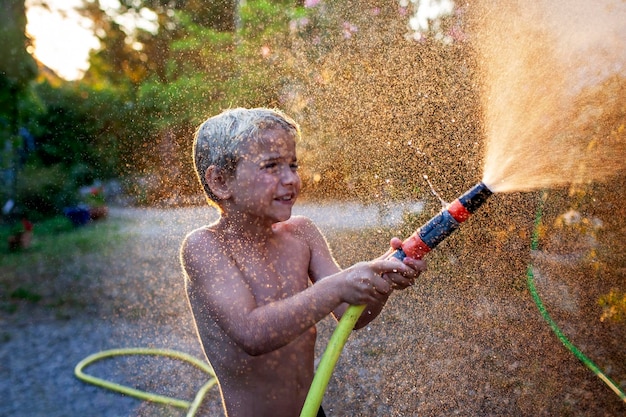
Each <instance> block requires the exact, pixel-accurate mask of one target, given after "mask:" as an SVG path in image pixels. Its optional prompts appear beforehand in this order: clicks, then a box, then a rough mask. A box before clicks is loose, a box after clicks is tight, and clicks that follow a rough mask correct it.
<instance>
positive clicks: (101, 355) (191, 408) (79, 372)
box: [74, 348, 217, 417]
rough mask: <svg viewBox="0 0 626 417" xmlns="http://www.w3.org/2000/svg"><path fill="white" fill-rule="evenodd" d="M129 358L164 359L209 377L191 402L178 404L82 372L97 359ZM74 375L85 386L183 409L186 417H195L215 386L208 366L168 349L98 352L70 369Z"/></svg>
mask: <svg viewBox="0 0 626 417" xmlns="http://www.w3.org/2000/svg"><path fill="white" fill-rule="evenodd" d="M129 355H150V356H165V357H169V358H172V359H177V360H181V361H184V362H187V363H190V364H191V365H193V366H195V367H196V368H198V369H200V370H202V371H204V372H205V373H206V374H207V375H209V379H208V381H207V382H206V383H205V384H204V385H202V387H200V389H199V390H198V392H197V393H196V396H195V398H194V399H193V401H186V400H181V399H178V398H172V397H167V396H165V395H159V394H154V393H150V392H146V391H142V390H138V389H135V388H131V387H128V386H125V385H121V384H117V383H114V382H110V381H107V380H104V379H102V378H98V377H95V376H93V375H88V374H86V373H85V372H84V369H85V368H86V367H87V366H89V365H91V364H93V363H94V362H97V361H99V360H101V359H106V358H111V357H115V356H129ZM74 375H75V376H76V378H78V379H80V380H81V381H84V382H87V383H89V384H92V385H96V386H98V387H102V388H106V389H108V390H111V391H115V392H119V393H120V394H124V395H128V396H130V397H134V398H137V399H140V400H144V401H151V402H155V403H160V404H165V405H171V406H174V407H178V408H183V409H187V414H186V417H193V416H195V414H196V412H197V411H198V409H199V408H200V405H201V404H202V400H203V399H204V396H205V395H206V393H207V392H208V391H209V390H210V389H211V388H212V387H213V386H214V385H215V384H217V379H216V377H215V373H214V372H213V368H211V366H210V365H209V364H208V363H206V362H204V361H201V360H200V359H198V358H196V357H194V356H191V355H188V354H186V353H183V352H179V351H175V350H169V349H150V348H126V349H111V350H105V351H102V352H98V353H94V354H93V355H89V356H87V357H86V358H85V359H83V360H82V361H80V362H78V364H77V365H76V367H75V368H74Z"/></svg>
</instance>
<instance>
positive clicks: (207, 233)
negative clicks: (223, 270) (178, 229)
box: [180, 226, 225, 277]
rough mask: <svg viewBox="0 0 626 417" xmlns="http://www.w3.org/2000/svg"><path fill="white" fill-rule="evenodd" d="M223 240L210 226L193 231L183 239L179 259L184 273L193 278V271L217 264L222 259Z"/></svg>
mask: <svg viewBox="0 0 626 417" xmlns="http://www.w3.org/2000/svg"><path fill="white" fill-rule="evenodd" d="M223 242H224V239H223V238H222V237H220V234H219V233H217V232H216V231H215V230H214V229H212V228H211V227H210V226H204V227H200V228H198V229H195V230H193V231H192V232H190V233H189V234H187V236H185V238H184V239H183V243H182V245H181V249H180V258H181V261H182V264H183V267H184V268H185V270H186V272H187V273H188V274H189V275H190V277H193V276H194V275H195V274H194V273H193V272H194V270H196V271H197V270H198V269H206V268H207V266H208V265H212V264H219V263H220V260H221V259H223V257H224V255H223V254H224V253H225V252H224V244H223Z"/></svg>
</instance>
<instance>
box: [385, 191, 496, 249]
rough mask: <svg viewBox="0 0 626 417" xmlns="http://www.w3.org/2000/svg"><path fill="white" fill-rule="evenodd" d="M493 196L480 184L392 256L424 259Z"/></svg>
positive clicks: (417, 232)
mask: <svg viewBox="0 0 626 417" xmlns="http://www.w3.org/2000/svg"><path fill="white" fill-rule="evenodd" d="M492 194H493V192H492V191H491V190H490V189H489V188H487V186H486V185H485V184H484V183H482V182H479V183H478V184H476V185H475V186H473V187H472V188H471V189H470V190H469V191H467V192H466V193H465V194H463V195H462V196H461V197H459V198H457V199H456V200H454V201H453V202H452V203H450V204H449V205H448V207H447V208H446V209H444V210H442V211H441V212H440V213H439V214H437V215H436V216H435V217H433V218H432V219H430V220H429V221H428V222H426V224H424V225H423V226H422V227H420V228H419V229H418V230H417V231H416V232H415V233H413V234H412V235H411V236H410V237H409V238H408V239H406V240H405V241H404V242H402V248H401V249H398V250H397V251H395V252H394V254H393V255H392V256H393V257H395V258H398V259H400V260H402V259H404V258H405V257H407V256H408V257H411V258H414V259H422V258H423V257H424V255H426V254H427V253H428V252H430V251H431V250H432V249H434V248H435V247H436V246H437V245H438V244H439V243H441V242H442V241H443V240H444V239H445V238H447V237H448V236H450V235H451V234H452V232H454V231H455V230H456V229H458V228H459V225H460V224H461V223H463V222H464V221H465V220H467V219H468V218H469V217H470V216H471V215H472V214H473V213H474V212H475V211H476V210H478V208H479V207H480V206H482V205H483V203H484V202H485V201H486V200H487V198H489V197H490V196H491V195H492Z"/></svg>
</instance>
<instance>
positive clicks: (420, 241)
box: [300, 182, 493, 417]
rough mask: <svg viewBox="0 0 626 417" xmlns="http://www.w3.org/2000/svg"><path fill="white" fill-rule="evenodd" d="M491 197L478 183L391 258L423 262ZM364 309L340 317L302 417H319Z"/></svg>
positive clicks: (427, 223)
mask: <svg viewBox="0 0 626 417" xmlns="http://www.w3.org/2000/svg"><path fill="white" fill-rule="evenodd" d="M492 194H493V192H492V191H491V190H490V189H489V188H488V187H487V185H485V184H484V183H483V182H479V183H478V184H476V185H475V186H473V187H472V188H471V189H469V191H467V192H466V193H465V194H463V195H462V196H461V197H459V198H457V199H456V200H454V201H453V202H452V203H450V204H449V205H448V207H446V208H444V209H443V210H442V211H441V212H439V214H437V215H435V216H434V217H433V218H431V219H430V220H429V221H428V222H426V223H425V224H424V225H423V226H422V227H420V228H419V229H418V230H417V231H416V232H415V233H413V234H412V235H411V236H410V237H409V238H407V239H406V240H405V241H404V242H402V247H401V248H400V249H397V250H396V251H395V252H394V253H393V254H392V255H391V256H392V257H394V258H397V259H400V260H402V259H404V258H405V257H407V256H408V257H411V258H414V259H422V258H423V257H424V255H426V254H427V253H428V252H430V251H431V250H432V249H434V248H435V247H436V246H437V245H439V243H441V242H442V241H443V240H444V239H445V238H447V237H448V236H450V235H451V234H452V233H453V232H454V231H455V230H456V229H458V228H459V226H460V224H461V223H463V222H464V221H466V220H467V219H468V218H469V217H470V216H471V215H472V214H473V213H474V212H476V210H478V208H479V207H480V206H482V205H483V203H484V202H485V201H486V200H487V199H488V198H489V197H490V196H491V195H492ZM365 307H366V306H364V305H359V306H350V307H348V309H347V310H346V312H345V313H344V315H343V316H342V317H341V320H340V321H339V324H338V325H337V328H336V329H335V331H334V332H333V334H332V336H331V338H330V340H329V342H328V346H327V347H326V351H325V352H324V355H323V356H322V359H321V360H320V363H319V366H318V368H317V371H316V372H315V376H314V378H313V382H312V383H311V388H310V389H309V393H308V395H307V397H306V400H305V402H304V406H303V408H302V412H301V413H300V417H315V416H316V415H317V412H318V410H319V408H320V405H321V404H322V398H323V397H324V393H325V391H326V387H327V386H328V382H329V381H330V377H331V375H332V372H333V369H334V368H335V364H336V363H337V360H338V359H339V355H340V354H341V351H342V350H343V346H344V345H345V343H346V341H347V340H348V336H350V333H351V332H352V330H353V329H354V325H355V324H356V322H357V320H358V319H359V317H360V316H361V314H362V313H363V311H364V310H365Z"/></svg>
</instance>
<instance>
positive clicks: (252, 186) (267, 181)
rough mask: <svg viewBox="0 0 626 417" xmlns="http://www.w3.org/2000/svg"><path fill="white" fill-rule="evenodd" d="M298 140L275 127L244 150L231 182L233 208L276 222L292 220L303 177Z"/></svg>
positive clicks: (244, 147)
mask: <svg viewBox="0 0 626 417" xmlns="http://www.w3.org/2000/svg"><path fill="white" fill-rule="evenodd" d="M297 168H298V165H297V157H296V143H295V140H294V137H293V136H292V135H291V134H290V133H289V132H287V131H285V130H284V129H282V128H278V127H277V128H271V129H268V130H266V131H265V132H263V133H261V135H260V138H259V139H258V140H252V141H250V142H249V143H247V144H245V145H244V146H243V147H242V154H241V158H240V160H239V162H238V164H237V169H236V172H235V174H234V176H233V177H232V179H231V181H230V184H229V186H230V190H231V193H232V194H231V197H232V198H231V203H233V204H232V206H231V209H235V210H240V211H242V212H246V213H248V214H253V215H255V216H259V217H268V218H270V219H271V220H272V221H273V222H280V221H285V220H287V219H289V217H291V209H292V207H293V205H294V203H295V202H296V198H297V197H298V194H299V193H300V187H301V182H300V177H299V176H298V173H297V172H296V171H297Z"/></svg>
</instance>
